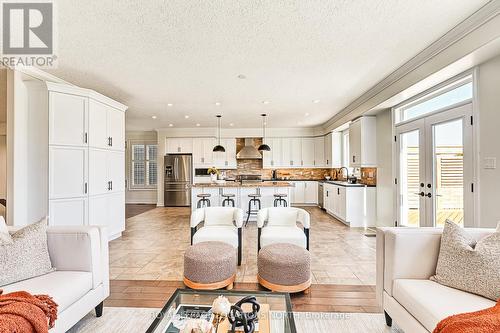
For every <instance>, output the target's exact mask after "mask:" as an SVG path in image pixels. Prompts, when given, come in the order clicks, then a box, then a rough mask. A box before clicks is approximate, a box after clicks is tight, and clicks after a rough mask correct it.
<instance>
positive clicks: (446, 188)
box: [433, 118, 464, 227]
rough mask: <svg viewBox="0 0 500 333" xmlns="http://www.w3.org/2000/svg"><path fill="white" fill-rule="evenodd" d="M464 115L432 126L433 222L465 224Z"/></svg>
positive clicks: (441, 224) (438, 224)
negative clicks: (447, 221) (447, 220)
mask: <svg viewBox="0 0 500 333" xmlns="http://www.w3.org/2000/svg"><path fill="white" fill-rule="evenodd" d="M462 125H463V124H462V118H460V119H456V120H452V121H449V122H446V123H442V124H438V125H434V126H433V137H434V140H433V177H434V186H435V189H434V195H433V198H434V225H435V226H438V227H441V226H443V225H444V222H445V221H446V219H450V220H452V221H454V222H455V223H457V224H460V225H461V226H463V224H464V145H463V136H462V132H463V130H462Z"/></svg>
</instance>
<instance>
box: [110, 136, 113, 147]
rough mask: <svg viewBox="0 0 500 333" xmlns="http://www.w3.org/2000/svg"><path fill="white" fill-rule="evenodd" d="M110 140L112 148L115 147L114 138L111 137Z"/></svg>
mask: <svg viewBox="0 0 500 333" xmlns="http://www.w3.org/2000/svg"><path fill="white" fill-rule="evenodd" d="M109 140H110V142H111V144H110V146H111V147H113V137H110V138H109Z"/></svg>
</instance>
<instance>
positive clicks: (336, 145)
mask: <svg viewBox="0 0 500 333" xmlns="http://www.w3.org/2000/svg"><path fill="white" fill-rule="evenodd" d="M325 166H326V167H327V168H340V167H342V166H343V165H342V133H341V132H332V133H328V134H327V135H326V136H325Z"/></svg>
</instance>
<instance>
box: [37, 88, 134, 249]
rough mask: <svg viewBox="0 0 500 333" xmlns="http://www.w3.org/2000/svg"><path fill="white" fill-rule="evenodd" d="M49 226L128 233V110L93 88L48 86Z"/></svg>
mask: <svg viewBox="0 0 500 333" xmlns="http://www.w3.org/2000/svg"><path fill="white" fill-rule="evenodd" d="M47 89H48V94H49V224H50V225H104V226H106V227H107V230H108V235H109V238H110V239H114V238H117V237H119V236H120V235H121V233H122V231H123V230H125V110H126V109H127V107H126V106H125V105H123V104H120V103H118V102H116V101H114V100H111V99H109V98H107V97H105V96H103V95H100V94H98V93H96V92H94V91H92V90H88V89H82V88H79V87H75V86H69V85H64V84H58V83H50V82H48V83H47Z"/></svg>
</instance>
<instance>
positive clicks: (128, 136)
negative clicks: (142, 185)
mask: <svg viewBox="0 0 500 333" xmlns="http://www.w3.org/2000/svg"><path fill="white" fill-rule="evenodd" d="M125 140H126V142H127V149H126V150H125V161H126V166H125V172H126V179H127V189H126V191H125V202H126V203H129V204H156V202H157V199H156V196H157V190H156V189H130V184H131V181H130V179H131V164H130V163H131V159H132V152H131V146H132V144H133V143H157V142H158V139H157V133H156V131H127V132H125ZM158 158H163V155H160V154H158ZM160 170H162V169H158V172H159V171H160Z"/></svg>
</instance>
